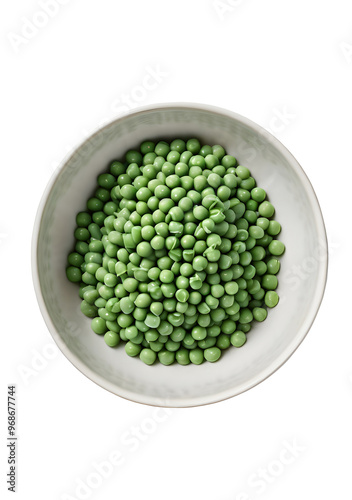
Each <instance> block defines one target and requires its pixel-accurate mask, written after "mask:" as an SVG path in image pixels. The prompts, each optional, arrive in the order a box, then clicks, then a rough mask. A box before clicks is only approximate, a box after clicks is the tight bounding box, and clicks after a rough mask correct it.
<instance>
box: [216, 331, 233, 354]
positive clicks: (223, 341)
mask: <svg viewBox="0 0 352 500" xmlns="http://www.w3.org/2000/svg"><path fill="white" fill-rule="evenodd" d="M230 345H231V342H230V337H229V336H228V335H225V334H223V333H222V334H220V335H219V337H218V338H217V340H216V347H218V348H219V349H221V350H222V351H224V350H225V349H228V348H229V347H230Z"/></svg>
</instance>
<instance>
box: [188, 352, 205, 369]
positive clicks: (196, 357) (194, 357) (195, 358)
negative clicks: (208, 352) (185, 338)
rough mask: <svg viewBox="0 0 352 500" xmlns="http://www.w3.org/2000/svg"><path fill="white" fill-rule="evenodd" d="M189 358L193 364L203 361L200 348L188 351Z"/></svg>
mask: <svg viewBox="0 0 352 500" xmlns="http://www.w3.org/2000/svg"><path fill="white" fill-rule="evenodd" d="M189 360H190V362H191V363H193V364H194V365H201V364H202V363H203V361H204V353H203V350H202V349H199V348H196V349H193V350H192V351H190V353H189Z"/></svg>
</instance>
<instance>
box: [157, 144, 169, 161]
mask: <svg viewBox="0 0 352 500" xmlns="http://www.w3.org/2000/svg"><path fill="white" fill-rule="evenodd" d="M154 152H155V153H156V154H157V155H158V156H163V157H164V158H166V157H167V155H168V154H169V152H170V146H169V145H168V143H167V142H165V141H160V142H158V144H157V145H156V146H155V149H154Z"/></svg>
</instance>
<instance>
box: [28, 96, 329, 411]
mask: <svg viewBox="0 0 352 500" xmlns="http://www.w3.org/2000/svg"><path fill="white" fill-rule="evenodd" d="M177 137H183V138H188V137H198V138H199V139H200V140H201V142H202V143H204V144H211V145H213V144H221V145H223V146H224V147H225V148H226V150H227V152H228V153H230V154H232V155H234V156H236V158H238V160H239V161H240V163H241V164H243V165H245V166H247V167H248V168H249V169H250V170H251V172H252V174H253V176H254V177H255V179H256V180H257V182H258V185H259V186H261V187H263V188H264V189H265V190H266V191H267V192H268V194H269V197H270V200H271V201H272V203H273V204H274V206H275V207H276V219H277V220H278V221H279V222H280V223H281V224H282V227H283V230H282V233H281V235H280V239H281V240H282V241H283V242H284V243H285V245H286V253H285V255H284V257H283V258H282V265H281V271H280V274H279V288H278V292H279V295H280V297H281V300H280V302H279V305H278V306H277V307H276V308H274V309H272V310H270V311H269V314H268V318H267V319H266V321H264V322H263V323H257V324H255V325H254V327H253V328H252V330H251V332H250V334H249V335H248V341H247V343H246V344H245V345H244V346H243V347H242V348H241V349H236V348H230V349H228V350H227V351H226V352H225V353H224V354H223V356H222V358H221V359H220V361H219V362H217V363H213V364H212V363H204V364H202V365H200V366H195V365H188V366H180V365H177V364H175V365H172V366H163V365H161V364H160V363H158V364H155V365H154V366H146V365H145V364H144V363H142V362H141V361H140V360H139V359H135V358H130V357H128V356H127V355H126V354H125V352H124V348H123V346H121V347H118V348H116V349H111V348H109V347H107V346H106V345H105V342H104V339H103V338H102V337H101V336H98V335H96V334H95V333H93V331H92V330H91V328H90V320H89V319H88V318H86V317H85V316H83V314H82V313H81V312H80V298H79V296H78V289H77V286H75V285H73V284H71V283H69V282H68V280H67V279H66V275H65V266H66V258H67V254H68V252H69V251H71V250H72V247H73V242H74V240H73V230H74V227H75V215H76V213H77V212H79V211H81V210H84V208H85V203H86V200H87V198H88V197H89V196H90V195H91V193H92V192H93V190H94V186H95V183H96V177H97V175H98V174H99V173H101V172H104V171H106V170H107V167H108V164H109V162H110V161H111V160H113V159H119V158H121V157H123V155H124V153H125V152H126V151H127V150H128V149H131V148H136V147H138V146H139V144H140V143H141V142H142V141H143V140H146V139H158V138H160V139H166V140H167V139H173V138H177ZM32 258H33V278H34V285H35V290H36V293H37V297H38V301H39V305H40V308H41V311H42V314H43V316H44V319H45V322H46V324H47V326H48V328H49V330H50V332H51V335H52V336H53V338H54V340H55V342H56V343H57V345H58V346H59V348H60V349H61V351H62V352H63V353H64V354H65V356H66V357H67V358H68V359H69V360H70V361H71V362H72V363H73V364H74V365H75V366H76V368H78V369H79V370H80V371H81V372H82V373H84V374H85V375H86V376H87V377H89V378H90V379H91V380H92V381H94V382H96V383H97V384H99V385H100V386H101V387H103V388H105V389H107V390H109V391H111V392H113V393H114V394H117V395H119V396H121V397H124V398H127V399H129V400H132V401H136V402H139V403H146V404H150V405H156V406H170V407H187V406H197V405H203V404H208V403H214V402H216V401H220V400H223V399H226V398H229V397H232V396H235V395H237V394H239V393H241V392H243V391H246V390H247V389H250V388H251V387H253V386H254V385H256V384H258V383H259V382H261V381H263V380H264V379H266V378H267V377H268V376H269V375H271V374H272V373H273V372H275V370H277V369H278V368H279V367H280V366H281V365H282V364H283V363H284V362H285V361H286V360H287V359H288V358H289V357H290V356H291V354H292V353H293V352H294V351H295V349H296V348H297V347H298V346H299V344H300V343H301V342H302V340H303V339H304V337H305V335H306V334H307V332H308V330H309V328H310V326H311V325H312V323H313V321H314V318H315V316H316V314H317V311H318V309H319V306H320V303H321V300H322V297H323V293H324V288H325V282H326V275H327V242H326V233H325V228H324V222H323V218H322V214H321V211H320V208H319V204H318V201H317V198H316V196H315V193H314V191H313V188H312V186H311V184H310V182H309V180H308V178H307V177H306V175H305V173H304V172H303V170H302V168H301V167H300V165H299V164H298V163H297V161H296V160H295V158H294V157H293V156H292V155H291V154H290V153H289V152H288V151H287V149H285V147H284V146H283V145H282V144H281V143H280V142H279V141H278V140H277V139H275V138H274V137H273V136H272V135H271V134H269V133H268V132H266V131H265V130H264V129H262V128H261V127H259V126H258V125H256V124H255V123H253V122H251V121H249V120H247V119H246V118H243V117H242V116H239V115H237V114H235V113H232V112H230V111H226V110H223V109H218V108H214V107H210V106H204V105H198V104H195V105H192V104H167V105H158V106H153V107H144V108H141V109H139V110H137V111H134V112H131V113H129V114H127V115H125V116H123V117H121V118H119V119H117V120H115V121H113V122H112V123H110V124H109V125H107V126H105V127H104V128H102V129H100V130H99V131H98V132H96V133H95V134H93V135H92V136H91V137H90V138H89V139H87V140H86V141H85V142H84V143H83V144H81V145H80V146H79V147H78V148H77V149H76V150H75V151H74V153H73V154H72V155H71V156H70V157H69V158H68V159H66V160H65V161H64V162H63V164H62V165H61V166H60V167H59V168H58V170H57V171H56V172H55V174H54V175H53V177H52V179H51V180H50V182H49V185H48V186H47V189H46V191H45V193H44V196H43V198H42V201H41V203H40V207H39V210H38V215H37V219H36V222H35V228H34V235H33V252H32Z"/></svg>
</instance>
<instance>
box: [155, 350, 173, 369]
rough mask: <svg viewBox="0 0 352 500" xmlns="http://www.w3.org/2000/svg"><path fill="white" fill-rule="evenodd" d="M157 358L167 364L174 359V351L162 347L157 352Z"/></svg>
mask: <svg viewBox="0 0 352 500" xmlns="http://www.w3.org/2000/svg"><path fill="white" fill-rule="evenodd" d="M158 359H159V361H160V363H161V364H162V365H165V366H169V365H172V363H173V362H174V361H175V353H174V352H170V351H167V350H166V349H162V350H161V351H160V352H158Z"/></svg>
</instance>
